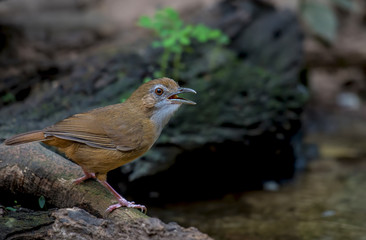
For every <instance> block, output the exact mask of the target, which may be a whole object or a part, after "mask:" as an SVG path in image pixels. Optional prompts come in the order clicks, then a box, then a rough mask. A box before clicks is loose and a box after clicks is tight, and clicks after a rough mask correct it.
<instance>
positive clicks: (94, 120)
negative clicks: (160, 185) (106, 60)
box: [4, 77, 196, 212]
mask: <svg viewBox="0 0 366 240" xmlns="http://www.w3.org/2000/svg"><path fill="white" fill-rule="evenodd" d="M181 93H194V94H196V91H195V90H193V89H191V88H183V87H180V86H179V85H178V83H177V82H176V81H175V80H173V79H170V78H166V77H164V78H159V79H154V80H151V81H148V82H146V83H144V84H142V85H141V86H140V87H138V88H137V89H136V90H135V91H134V92H133V93H132V94H131V96H130V97H129V98H128V99H127V100H126V101H124V102H123V103H118V104H113V105H109V106H105V107H100V108H96V109H93V110H90V111H87V112H84V113H79V114H75V115H72V116H70V117H68V118H66V119H64V120H61V121H59V122H57V123H55V124H54V125H51V126H49V127H46V128H44V129H42V130H35V131H30V132H26V133H21V134H18V135H15V136H12V137H10V138H8V139H6V140H5V141H4V144H5V145H18V144H24V143H29V142H42V143H44V144H46V145H50V146H54V147H56V148H57V149H58V150H59V151H61V152H63V153H64V154H65V155H66V156H67V157H68V158H69V159H71V160H72V161H73V162H75V163H76V164H78V165H79V166H80V167H81V169H82V170H83V172H84V176H83V177H80V178H78V179H75V180H74V181H73V183H74V184H79V183H81V182H83V181H85V180H87V179H89V178H92V179H96V180H97V181H98V182H99V183H101V184H102V185H103V186H104V187H105V188H106V189H108V190H109V191H110V192H111V193H112V194H113V195H114V196H115V197H116V198H117V201H118V203H116V204H113V205H111V206H109V207H108V208H107V209H106V212H112V211H113V210H115V209H117V208H120V207H128V208H136V209H139V210H140V211H142V212H146V211H147V208H146V207H145V206H144V205H141V204H136V203H135V202H129V201H127V200H126V199H125V198H124V197H122V196H121V195H120V194H119V193H118V192H117V191H116V190H114V189H113V188H112V186H110V185H109V184H108V183H107V173H108V172H109V171H111V170H113V169H115V168H118V167H120V166H122V165H124V164H127V163H129V162H131V161H133V160H135V159H137V158H138V157H140V156H142V155H143V154H144V153H146V152H147V151H148V150H149V149H150V148H151V147H152V145H153V144H154V143H155V142H156V140H157V139H158V137H159V136H160V133H161V131H162V129H163V127H164V126H165V125H166V124H167V123H168V121H169V120H170V118H171V117H172V115H173V114H174V112H176V111H177V110H178V108H179V107H180V106H181V105H183V104H188V105H195V104H196V103H195V102H193V101H191V100H188V99H185V98H182V97H180V96H179V94H181Z"/></svg>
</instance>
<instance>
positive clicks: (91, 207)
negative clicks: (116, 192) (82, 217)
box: [0, 143, 146, 220]
mask: <svg viewBox="0 0 366 240" xmlns="http://www.w3.org/2000/svg"><path fill="white" fill-rule="evenodd" d="M81 176H83V172H82V170H81V168H80V167H79V166H78V165H76V164H74V163H72V162H71V161H68V160H66V159H64V158H63V157H62V156H60V155H58V154H55V153H54V152H52V151H50V150H48V149H46V148H44V147H42V146H41V145H40V144H38V143H30V144H23V145H18V146H6V145H4V144H0V189H8V190H10V191H12V192H14V193H17V192H19V193H26V194H32V195H35V196H41V195H43V196H44V197H45V198H46V199H47V201H49V202H50V203H51V204H53V205H55V206H57V207H59V208H66V207H74V206H77V207H80V208H83V209H85V210H86V211H88V212H90V213H92V214H93V215H95V216H97V217H105V218H109V219H120V220H131V219H136V218H141V217H146V215H144V214H142V213H141V212H139V211H138V210H136V209H128V208H119V209H116V210H114V211H113V212H112V213H110V214H106V213H105V210H106V209H107V207H108V206H109V205H111V204H113V203H115V202H116V199H115V198H114V196H113V195H112V194H110V193H109V192H108V191H107V190H106V189H105V188H104V187H103V186H101V185H100V184H99V183H98V182H96V181H93V180H87V181H86V182H84V183H82V184H78V185H74V184H72V181H73V180H74V179H76V178H78V177H81Z"/></svg>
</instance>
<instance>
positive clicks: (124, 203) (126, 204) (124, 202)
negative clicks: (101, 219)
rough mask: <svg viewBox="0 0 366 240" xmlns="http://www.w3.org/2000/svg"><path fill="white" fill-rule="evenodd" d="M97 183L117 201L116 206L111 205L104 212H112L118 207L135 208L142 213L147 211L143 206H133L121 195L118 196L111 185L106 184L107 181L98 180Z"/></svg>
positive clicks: (132, 203)
mask: <svg viewBox="0 0 366 240" xmlns="http://www.w3.org/2000/svg"><path fill="white" fill-rule="evenodd" d="M98 182H100V183H101V184H102V185H103V186H104V187H105V188H107V189H108V190H109V191H110V192H111V193H112V194H113V195H114V196H115V197H116V198H117V200H118V203H117V204H113V205H111V206H109V207H108V208H107V210H106V212H112V211H113V210H114V209H116V208H120V207H128V208H137V209H140V210H141V211H142V212H144V213H146V212H147V209H146V207H145V206H144V205H140V204H135V203H134V202H129V201H127V200H126V199H125V198H123V197H122V196H121V195H119V194H118V193H117V192H116V190H114V189H113V188H112V187H111V185H109V184H108V183H107V181H101V180H99V179H98Z"/></svg>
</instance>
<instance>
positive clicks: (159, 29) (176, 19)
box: [138, 8, 229, 78]
mask: <svg viewBox="0 0 366 240" xmlns="http://www.w3.org/2000/svg"><path fill="white" fill-rule="evenodd" d="M138 25H139V26H141V27H144V28H147V29H151V30H153V31H154V32H155V34H156V35H157V37H158V40H156V41H154V42H153V43H152V46H153V47H154V48H163V54H162V56H161V59H160V71H158V72H155V74H154V77H163V76H165V75H166V73H167V68H168V64H169V60H170V59H171V58H172V59H173V69H174V72H173V77H174V78H178V75H179V70H181V68H182V63H181V57H182V54H183V53H184V52H185V51H186V50H187V49H188V48H189V46H191V45H192V43H193V41H197V42H198V43H206V42H208V41H214V42H215V43H216V44H218V45H223V44H226V43H228V41H229V38H228V37H227V36H226V35H224V34H223V33H222V32H221V31H220V30H218V29H211V28H209V27H206V26H205V25H203V24H198V25H191V24H185V23H184V22H183V21H182V19H181V18H180V16H179V14H178V13H177V12H176V11H175V10H174V9H172V8H165V9H161V10H159V11H157V12H156V13H155V15H154V17H153V18H150V17H148V16H142V17H141V18H140V19H139V21H138Z"/></svg>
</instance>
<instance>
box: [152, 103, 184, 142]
mask: <svg viewBox="0 0 366 240" xmlns="http://www.w3.org/2000/svg"><path fill="white" fill-rule="evenodd" d="M180 106H181V104H169V105H166V106H164V107H162V108H159V109H156V110H155V111H154V113H153V114H152V116H151V118H150V119H151V121H153V122H154V123H155V126H156V131H157V133H158V134H157V136H159V135H160V133H161V130H162V129H163V127H164V126H165V125H166V124H167V123H168V122H169V119H170V118H171V117H172V116H173V114H174V112H175V111H177V110H178V108H179V107H180Z"/></svg>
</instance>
